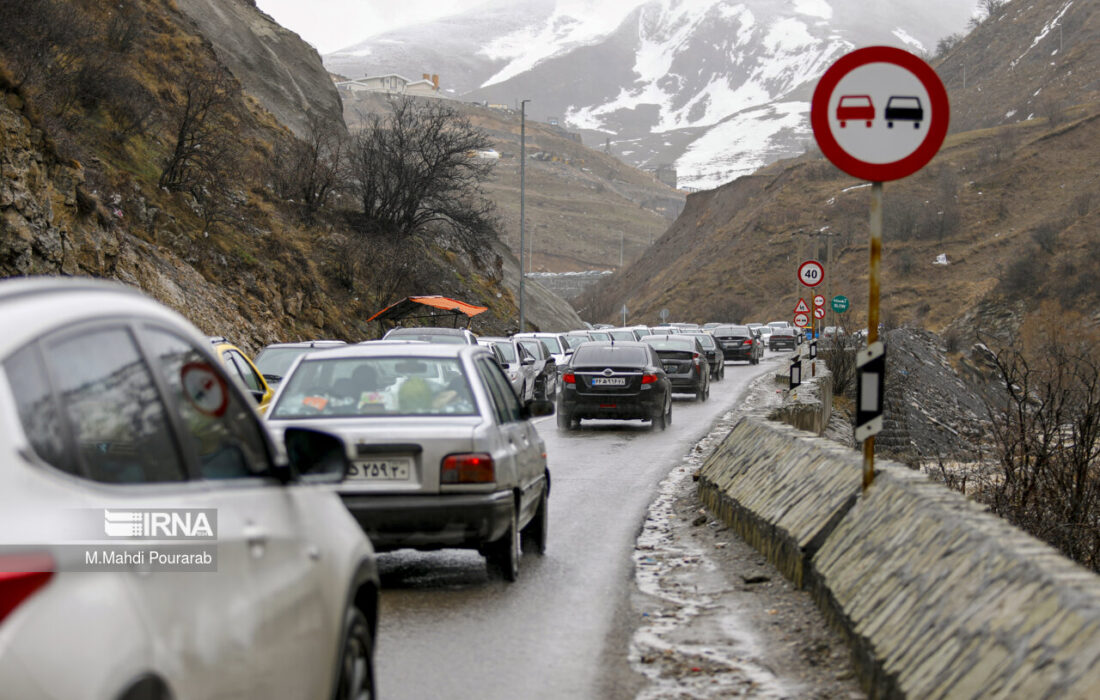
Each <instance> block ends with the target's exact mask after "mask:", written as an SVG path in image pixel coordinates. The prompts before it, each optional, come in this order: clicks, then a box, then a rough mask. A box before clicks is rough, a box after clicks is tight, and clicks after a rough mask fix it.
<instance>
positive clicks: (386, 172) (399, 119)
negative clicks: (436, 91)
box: [348, 97, 496, 238]
mask: <svg viewBox="0 0 1100 700" xmlns="http://www.w3.org/2000/svg"><path fill="white" fill-rule="evenodd" d="M490 145H491V142H490V141H489V138H488V136H487V135H486V134H485V133H484V132H482V131H481V130H479V129H477V128H475V127H474V126H472V125H471V124H470V122H469V120H468V119H466V118H465V117H463V116H462V115H460V114H459V113H458V112H457V111H456V110H455V109H454V108H453V107H451V106H450V105H447V104H446V103H445V102H443V101H441V100H430V101H416V100H414V99H412V98H408V97H406V98H400V99H396V100H392V101H391V102H390V112H389V113H388V114H384V115H382V114H371V115H369V116H368V117H367V124H366V126H365V127H364V128H363V129H362V130H361V131H359V132H358V133H357V134H356V135H355V137H354V140H353V142H352V146H351V149H350V152H349V157H348V162H349V166H350V180H351V189H352V190H353V191H354V193H355V195H356V197H357V198H358V200H359V202H360V204H361V206H362V212H363V218H364V221H365V223H366V225H367V228H368V229H370V230H372V231H377V232H380V233H383V234H387V235H396V236H409V235H412V234H415V233H418V232H421V231H424V230H425V229H426V228H427V227H428V226H429V225H430V224H443V225H446V226H449V227H450V228H451V229H452V230H453V232H454V233H456V234H458V235H459V236H462V237H466V238H478V237H480V236H481V235H483V234H484V233H486V232H487V231H490V230H492V229H493V228H494V227H495V225H496V223H495V219H494V216H493V212H494V207H493V204H492V202H490V201H489V200H487V199H486V198H485V197H484V195H483V193H482V190H481V183H482V182H484V181H485V180H486V179H487V178H488V177H489V174H490V172H491V171H492V166H493V162H492V161H491V160H486V159H481V158H478V157H477V156H476V153H477V152H478V151H481V150H485V149H487V148H488V147H489V146H490Z"/></svg>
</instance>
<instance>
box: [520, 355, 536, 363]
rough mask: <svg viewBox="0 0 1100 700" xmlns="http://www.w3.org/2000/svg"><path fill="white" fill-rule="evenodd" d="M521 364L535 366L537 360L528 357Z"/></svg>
mask: <svg viewBox="0 0 1100 700" xmlns="http://www.w3.org/2000/svg"><path fill="white" fill-rule="evenodd" d="M520 364H522V365H533V364H535V358H533V357H531V356H530V355H528V356H527V357H525V358H523V360H522V361H521V362H520Z"/></svg>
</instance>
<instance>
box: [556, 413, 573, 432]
mask: <svg viewBox="0 0 1100 700" xmlns="http://www.w3.org/2000/svg"><path fill="white" fill-rule="evenodd" d="M557 414H558V428H560V429H562V430H569V429H570V428H572V427H573V416H571V415H569V412H568V411H566V410H565V409H564V408H559V409H558V412H557Z"/></svg>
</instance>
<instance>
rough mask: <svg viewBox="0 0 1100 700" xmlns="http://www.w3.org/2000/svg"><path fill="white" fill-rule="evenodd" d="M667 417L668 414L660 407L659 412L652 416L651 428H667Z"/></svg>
mask: <svg viewBox="0 0 1100 700" xmlns="http://www.w3.org/2000/svg"><path fill="white" fill-rule="evenodd" d="M667 418H668V414H667V413H666V412H665V410H664V409H661V412H660V413H659V414H657V415H656V416H654V417H653V420H652V426H651V427H652V429H653V430H665V429H666V428H668V420H667Z"/></svg>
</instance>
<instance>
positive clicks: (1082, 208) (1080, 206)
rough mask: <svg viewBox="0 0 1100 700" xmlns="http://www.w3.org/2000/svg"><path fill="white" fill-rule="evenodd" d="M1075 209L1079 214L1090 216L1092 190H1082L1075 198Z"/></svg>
mask: <svg viewBox="0 0 1100 700" xmlns="http://www.w3.org/2000/svg"><path fill="white" fill-rule="evenodd" d="M1073 210H1074V211H1075V212H1077V216H1088V215H1089V212H1090V211H1092V192H1082V193H1081V194H1079V195H1077V196H1076V197H1074V198H1073Z"/></svg>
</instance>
